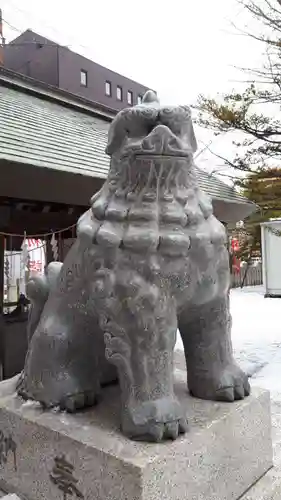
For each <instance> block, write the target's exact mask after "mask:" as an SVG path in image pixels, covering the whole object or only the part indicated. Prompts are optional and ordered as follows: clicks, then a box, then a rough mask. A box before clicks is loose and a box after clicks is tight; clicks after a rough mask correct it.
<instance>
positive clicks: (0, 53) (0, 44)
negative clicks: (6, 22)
mask: <svg viewBox="0 0 281 500" xmlns="http://www.w3.org/2000/svg"><path fill="white" fill-rule="evenodd" d="M4 45H5V38H4V35H3V16H2V9H1V8H0V66H3V65H4Z"/></svg>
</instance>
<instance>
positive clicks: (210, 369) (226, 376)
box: [179, 295, 250, 401]
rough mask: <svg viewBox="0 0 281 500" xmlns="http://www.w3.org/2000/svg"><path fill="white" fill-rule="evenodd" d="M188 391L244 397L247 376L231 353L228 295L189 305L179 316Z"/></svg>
mask: <svg viewBox="0 0 281 500" xmlns="http://www.w3.org/2000/svg"><path fill="white" fill-rule="evenodd" d="M179 329H180V333H181V336H182V340H183V344H184V350H185V357H186V364H187V373H188V375H187V377H188V387H189V391H190V393H191V395H193V396H195V397H198V398H201V399H210V400H218V401H234V400H235V399H243V398H244V397H245V396H248V395H249V393H250V385H249V382H248V377H247V376H246V374H245V373H244V372H243V371H242V370H241V369H240V368H239V366H238V365H237V364H236V362H235V360H234V358H233V354H232V344H231V336H230V334H231V316H230V312H229V296H228V295H226V296H225V297H223V298H221V297H219V298H216V299H213V300H212V301H211V302H209V303H207V304H205V305H200V306H197V307H195V306H192V307H188V308H187V309H186V310H185V311H183V312H182V314H181V315H180V318H179Z"/></svg>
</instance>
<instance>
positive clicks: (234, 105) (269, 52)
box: [196, 0, 281, 172]
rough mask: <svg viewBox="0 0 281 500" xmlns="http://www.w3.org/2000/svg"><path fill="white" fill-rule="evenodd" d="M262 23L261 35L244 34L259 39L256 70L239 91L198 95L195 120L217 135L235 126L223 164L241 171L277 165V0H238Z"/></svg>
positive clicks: (280, 42) (280, 56)
mask: <svg viewBox="0 0 281 500" xmlns="http://www.w3.org/2000/svg"><path fill="white" fill-rule="evenodd" d="M238 1H239V0H238ZM240 3H241V4H243V6H244V8H245V9H246V11H247V12H248V13H250V14H251V15H252V16H253V17H254V18H255V19H256V20H257V21H259V22H260V23H261V34H260V35H253V34H251V33H249V34H248V36H251V37H253V38H255V39H256V40H257V41H259V42H260V43H261V57H264V64H263V66H262V68H261V69H255V68H253V69H252V70H251V74H252V78H251V79H252V81H251V82H250V83H249V84H248V86H247V87H246V88H245V90H244V92H242V93H240V92H235V91H233V92H232V93H230V94H225V95H223V96H221V97H219V96H218V97H217V98H209V97H206V96H202V95H201V96H200V97H199V100H198V105H197V106H196V108H197V109H198V110H199V115H198V120H197V121H198V123H199V124H200V125H201V126H204V127H207V128H210V129H213V130H214V131H215V133H216V134H220V133H222V132H223V133H225V132H233V131H238V132H241V133H242V134H241V140H239V141H234V144H235V145H236V146H237V153H236V155H235V157H234V158H226V159H225V160H226V163H227V164H228V165H230V166H232V167H234V168H235V169H238V170H240V171H244V172H254V171H255V170H256V169H257V168H259V169H260V170H261V169H262V170H264V169H266V168H267V167H268V166H271V167H272V166H279V164H280V160H281V120H280V119H279V118H278V114H280V105H281V0H241V1H240Z"/></svg>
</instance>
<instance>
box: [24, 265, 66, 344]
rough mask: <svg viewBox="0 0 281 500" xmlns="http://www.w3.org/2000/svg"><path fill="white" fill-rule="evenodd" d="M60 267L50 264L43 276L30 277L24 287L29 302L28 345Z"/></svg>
mask: <svg viewBox="0 0 281 500" xmlns="http://www.w3.org/2000/svg"><path fill="white" fill-rule="evenodd" d="M61 266H62V262H51V263H50V264H49V265H48V267H47V269H46V274H45V275H44V276H40V275H35V276H32V277H31V278H30V280H29V281H28V283H27V285H26V293H27V297H28V298H29V300H30V302H31V306H30V310H29V317H28V325H27V338H28V344H29V343H30V341H31V339H32V336H33V334H34V332H35V330H36V328H37V325H38V323H39V320H40V317H41V314H42V312H43V309H44V307H45V304H46V302H47V299H48V297H49V293H50V291H51V290H52V289H53V288H54V286H55V284H56V282H57V278H58V275H59V273H60V270H61Z"/></svg>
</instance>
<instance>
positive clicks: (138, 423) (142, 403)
mask: <svg viewBox="0 0 281 500" xmlns="http://www.w3.org/2000/svg"><path fill="white" fill-rule="evenodd" d="M121 279H122V282H120V281H119V282H118V283H117V285H116V287H115V293H114V298H113V299H112V304H111V306H110V307H109V309H108V310H107V315H106V317H104V318H103V328H104V332H105V335H104V336H105V344H106V356H107V359H108V360H109V361H110V362H111V363H113V364H115V365H116V367H117V370H118V377H119V382H120V388H121V413H122V414H121V422H122V424H121V425H122V430H123V432H124V434H126V435H127V436H128V437H130V438H132V439H137V440H145V441H147V440H148V441H160V440H162V439H176V437H177V436H178V435H179V434H180V433H183V432H185V430H186V426H187V422H186V419H185V416H184V415H183V413H182V408H181V406H180V404H179V402H178V401H177V399H176V397H175V395H174V390H173V349H174V345H175V341H176V330H177V317H176V306H175V303H174V301H173V300H172V299H170V298H168V297H167V296H165V295H164V293H163V292H162V291H161V290H160V289H159V288H157V286H155V285H151V284H148V283H147V282H145V281H144V280H142V279H141V278H139V277H137V276H136V274H135V273H132V274H131V275H129V273H128V275H127V273H126V272H123V273H122V278H121ZM117 281H118V280H117Z"/></svg>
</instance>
